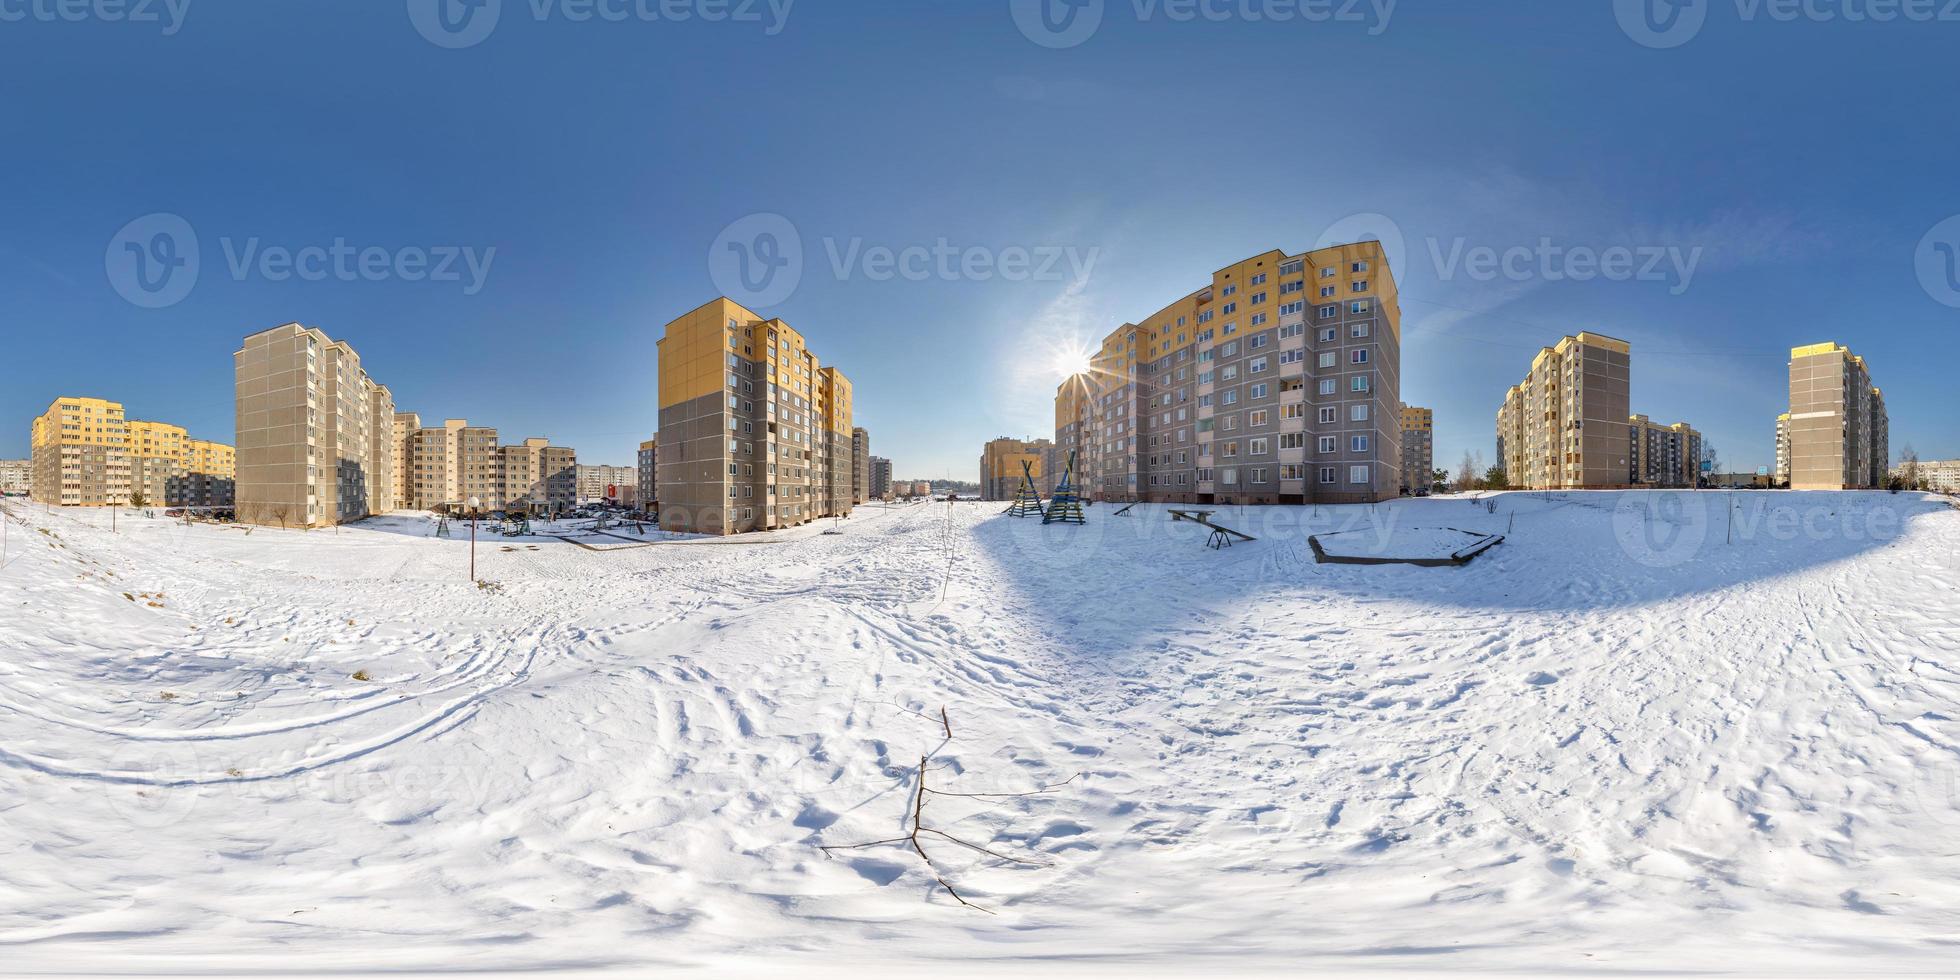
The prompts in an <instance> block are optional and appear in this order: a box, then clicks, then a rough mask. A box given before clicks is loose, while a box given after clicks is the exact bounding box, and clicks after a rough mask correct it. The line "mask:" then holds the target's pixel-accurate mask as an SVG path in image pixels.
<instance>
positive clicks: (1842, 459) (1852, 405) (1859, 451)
mask: <svg viewBox="0 0 1960 980" xmlns="http://www.w3.org/2000/svg"><path fill="white" fill-rule="evenodd" d="M1889 429H1890V421H1889V419H1888V418H1887V416H1886V413H1885V396H1884V395H1883V394H1882V393H1881V392H1880V391H1879V389H1878V388H1876V387H1874V386H1873V385H1872V377H1871V372H1870V371H1869V370H1867V368H1866V367H1865V359H1864V358H1862V357H1859V356H1857V355H1856V354H1853V353H1851V351H1850V350H1849V349H1848V348H1846V347H1843V346H1841V345H1839V344H1836V343H1823V344H1811V345H1809V346H1807V347H1797V348H1793V349H1791V351H1790V415H1789V422H1788V431H1789V444H1790V487H1791V488H1792V489H1795V490H1852V489H1861V488H1870V487H1883V486H1885V485H1886V482H1887V476H1888V473H1889V471H1890V469H1891V467H1890V465H1889V463H1890V457H1891V445H1890V431H1889Z"/></svg>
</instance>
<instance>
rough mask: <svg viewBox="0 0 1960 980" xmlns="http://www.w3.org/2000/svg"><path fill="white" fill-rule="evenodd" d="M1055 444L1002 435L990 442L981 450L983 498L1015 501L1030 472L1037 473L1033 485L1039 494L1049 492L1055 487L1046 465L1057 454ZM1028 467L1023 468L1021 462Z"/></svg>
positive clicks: (981, 492) (981, 489)
mask: <svg viewBox="0 0 1960 980" xmlns="http://www.w3.org/2000/svg"><path fill="white" fill-rule="evenodd" d="M1054 449H1055V444H1054V443H1052V442H1050V441H1048V440H1047V439H1011V438H1008V437H1006V436H1002V437H1000V438H999V439H995V440H993V441H992V442H989V443H987V445H986V448H984V449H982V450H981V452H980V499H981V500H1013V499H1014V496H1015V494H1017V493H1019V492H1020V490H1021V482H1022V481H1023V480H1025V479H1026V478H1027V475H1028V473H1030V472H1032V473H1033V474H1034V487H1035V491H1036V492H1037V493H1041V494H1047V493H1049V492H1051V491H1052V490H1053V489H1054V488H1053V485H1052V484H1051V483H1049V482H1048V481H1049V479H1050V476H1049V474H1048V470H1047V467H1048V465H1049V463H1050V461H1051V459H1052V458H1053V456H1054ZM1023 463H1026V464H1027V468H1026V469H1023V468H1022V464H1023Z"/></svg>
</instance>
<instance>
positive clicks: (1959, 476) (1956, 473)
mask: <svg viewBox="0 0 1960 980" xmlns="http://www.w3.org/2000/svg"><path fill="white" fill-rule="evenodd" d="M1904 475H1905V474H1904V473H1903V472H1902V468H1901V467H1894V468H1893V469H1892V476H1893V477H1895V478H1902V477H1904ZM1919 479H1920V480H1921V481H1923V482H1924V483H1925V484H1926V489H1928V490H1931V491H1933V492H1934V493H1960V459H1924V460H1920V461H1919ZM1908 489H1910V488H1908Z"/></svg>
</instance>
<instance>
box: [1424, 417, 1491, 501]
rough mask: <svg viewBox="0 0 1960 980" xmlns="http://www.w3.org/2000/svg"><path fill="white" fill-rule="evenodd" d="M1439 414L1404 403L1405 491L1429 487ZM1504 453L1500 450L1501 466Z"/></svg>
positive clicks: (1433, 470)
mask: <svg viewBox="0 0 1960 980" xmlns="http://www.w3.org/2000/svg"><path fill="white" fill-rule="evenodd" d="M1435 430H1436V417H1435V415H1434V414H1433V413H1431V412H1430V411H1429V409H1426V408H1417V407H1415V406H1414V405H1404V406H1402V490H1403V491H1404V492H1406V493H1414V492H1415V491H1416V490H1417V489H1422V488H1427V487H1428V486H1429V484H1430V482H1431V480H1432V478H1433V477H1434V475H1435V471H1436V431H1435ZM1503 458H1504V454H1503V452H1502V451H1499V453H1498V459H1499V461H1500V464H1499V465H1502V460H1503Z"/></svg>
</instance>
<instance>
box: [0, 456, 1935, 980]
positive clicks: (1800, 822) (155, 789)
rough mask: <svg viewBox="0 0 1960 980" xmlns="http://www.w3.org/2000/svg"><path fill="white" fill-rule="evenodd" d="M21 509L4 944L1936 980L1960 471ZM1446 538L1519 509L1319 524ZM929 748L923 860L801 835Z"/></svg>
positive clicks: (7, 657)
mask: <svg viewBox="0 0 1960 980" xmlns="http://www.w3.org/2000/svg"><path fill="white" fill-rule="evenodd" d="M7 507H8V509H9V511H10V513H11V518H10V520H9V521H8V527H7V535H8V537H7V542H6V556H5V565H4V568H0V610H4V614H0V829H3V830H4V834H0V950H4V952H0V971H13V970H46V969H62V970H76V969H89V970H108V971H115V970H143V971H180V970H181V971H193V972H195V971H210V970H220V969H225V970H289V969H300V968H304V969H311V970H343V969H344V970H380V969H386V970H412V969H491V968H560V969H575V968H581V967H590V968H606V967H645V966H648V965H653V964H661V963H700V964H709V965H715V966H720V967H745V968H759V967H760V965H761V964H764V963H767V962H771V961H774V960H777V959H779V958H792V957H793V958H800V959H802V960H804V961H808V960H810V959H812V958H822V959H824V960H825V961H828V962H838V961H855V962H875V963H877V964H879V965H881V966H883V967H885V968H891V967H892V964H894V963H900V962H915V961H937V962H935V963H934V964H933V965H931V966H929V967H927V968H928V969H932V970H934V971H936V972H940V973H945V972H948V970H949V969H957V968H958V967H959V966H960V965H962V964H964V965H965V966H971V965H973V964H974V963H978V962H998V961H1002V960H1024V959H1025V960H1040V961H1042V962H1041V965H1040V967H1039V968H1040V969H1041V970H1042V971H1043V972H1053V971H1057V970H1078V971H1095V970H1118V971H1123V970H1129V969H1133V968H1137V967H1142V966H1148V965H1156V966H1159V967H1165V968H1170V969H1175V968H1177V967H1178V966H1179V965H1183V966H1184V967H1186V968H1195V965H1197V964H1203V965H1204V966H1205V968H1207V969H1223V968H1230V967H1233V966H1237V967H1265V968H1274V969H1277V968H1278V967H1279V966H1280V965H1282V964H1286V963H1301V962H1306V963H1309V964H1312V965H1314V966H1315V967H1316V968H1319V969H1362V968H1381V967H1395V968H1402V969H1418V970H1433V969H1440V968H1446V967H1448V968H1468V967H1478V968H1489V969H1518V968H1525V967H1531V966H1534V965H1535V966H1543V965H1545V964H1556V965H1557V968H1558V969H1560V970H1585V969H1600V970H1606V969H1649V968H1658V969H1669V968H1676V969H1678V968H1687V967H1708V968H1719V969H1730V970H1739V971H1768V972H1785V971H1788V970H1791V969H1797V968H1805V967H1809V968H1821V969H1833V970H1847V969H1851V970H1872V971H1879V970H1895V969H1921V970H1936V971H1938V970H1948V969H1950V968H1951V965H1952V959H1951V956H1952V946H1951V942H1952V938H1953V936H1954V934H1955V931H1956V927H1960V918H1956V912H1955V909H1960V844H1956V841H1960V577H1957V576H1956V573H1957V572H1960V512H1956V511H1955V510H1954V509H1953V508H1952V507H1951V506H1949V505H1948V504H1947V503H1946V502H1945V501H1943V500H1940V499H1937V498H1928V497H1920V496H1917V495H1888V494H1803V493H1736V494H1716V493H1704V494H1694V493H1687V492H1681V493H1663V494H1619V493H1571V494H1503V495H1497V496H1495V497H1493V498H1490V499H1486V500H1469V499H1461V498H1454V499H1452V498H1437V499H1427V500H1406V501H1399V502H1396V503H1392V504H1386V505H1381V506H1379V507H1350V508H1322V509H1318V510H1316V509H1314V508H1256V509H1252V508H1249V509H1246V510H1244V511H1243V512H1236V511H1234V510H1232V509H1223V510H1221V511H1220V512H1219V513H1218V515H1217V516H1216V517H1215V520H1216V521H1218V522H1219V523H1222V524H1226V525H1229V526H1232V527H1234V528H1237V529H1239V530H1243V531H1246V532H1248V533H1250V534H1252V535H1254V536H1255V537H1257V538H1258V539H1259V540H1257V541H1254V542H1250V543H1240V544H1238V545H1236V546H1234V547H1232V548H1229V549H1224V550H1217V551H1214V550H1210V549H1207V548H1206V547H1204V541H1205V532H1204V530H1203V529H1202V528H1199V527H1196V526H1194V525H1190V524H1182V523H1173V522H1172V521H1171V520H1170V519H1169V516H1168V515H1167V513H1166V512H1165V510H1164V508H1161V507H1151V506H1143V507H1138V508H1136V509H1134V510H1133V511H1131V512H1130V513H1129V514H1127V515H1124V516H1120V517H1119V516H1115V515H1114V514H1113V511H1114V508H1111V507H1107V506H1096V507H1094V508H1092V509H1091V510H1090V516H1089V524H1087V525H1086V526H1083V527H1069V526H1048V527H1044V526H1042V525H1041V524H1040V523H1039V521H1038V520H1015V519H1011V518H1007V517H1004V516H1001V515H1000V508H1001V505H997V504H964V503H963V504H955V505H950V506H949V505H946V504H939V503H935V504H922V505H916V506H907V507H897V506H894V507H891V508H889V509H888V510H887V509H885V508H882V507H870V508H863V509H860V510H859V511H858V514H857V516H856V517H855V518H853V519H851V520H849V521H844V522H840V523H836V524H830V523H826V524H823V525H813V526H810V527H806V528H802V529H798V530H796V531H791V532H784V533H781V534H778V535H773V536H751V537H747V538H741V539H735V540H731V541H718V540H702V539H690V540H672V541H661V542H659V543H656V544H653V545H650V546H647V547H631V546H621V547H616V548H609V549H605V550H597V551H595V550H590V549H588V548H582V547H578V546H576V545H573V544H569V543H565V542H562V541H557V540H553V539H530V540H524V541H506V540H504V539H500V538H488V537H486V538H485V539H484V540H482V541H480V542H479V544H478V554H477V560H478V569H479V576H480V577H481V578H482V579H484V580H486V583H487V584H486V585H483V586H479V585H477V584H474V583H471V582H470V581H468V580H467V574H466V569H467V564H468V555H467V549H468V547H469V544H468V540H467V534H465V535H463V536H462V538H461V540H458V539H456V538H434V537H429V536H428V534H429V530H430V527H429V525H428V524H427V522H425V521H422V520H419V519H412V520H404V519H391V520H386V521H377V522H373V524H372V525H371V526H368V527H361V528H346V529H342V530H340V531H338V532H333V531H327V532H318V531H316V532H311V533H299V532H284V531H276V530H266V529H258V530H253V531H250V532H248V531H246V530H244V529H239V528H222V527H215V526H209V525H199V526H194V527H185V526H183V525H182V524H176V523H170V522H167V521H163V520H161V519H143V518H138V517H131V516H130V515H128V514H123V515H121V516H120V517H118V518H117V525H116V530H115V532H114V533H112V532H111V531H110V528H109V523H110V516H109V515H108V514H106V513H93V512H74V511H68V512H64V511H59V510H57V511H55V512H53V513H48V512H46V511H45V509H44V508H41V507H39V506H38V505H35V506H28V505H25V504H23V503H22V502H19V501H11V502H9V503H8V504H7ZM1424 528H1455V529H1458V530H1462V531H1469V532H1473V533H1475V534H1503V535H1505V540H1504V542H1503V543H1502V544H1500V545H1498V546H1497V547H1495V548H1494V549H1493V550H1491V551H1489V552H1488V553H1486V554H1484V555H1483V556H1481V557H1479V558H1478V559H1477V560H1476V561H1475V562H1473V563H1472V564H1470V565H1467V566H1464V567H1460V568H1417V567H1411V566H1397V565H1385V566H1353V565H1318V564H1315V563H1314V561H1313V555H1312V552H1311V551H1310V550H1309V548H1308V545H1307V542H1306V535H1307V534H1308V533H1317V532H1327V531H1335V530H1342V531H1365V532H1368V533H1374V534H1379V535H1380V540H1381V542H1382V548H1383V549H1384V552H1385V553H1386V552H1389V551H1392V550H1393V548H1394V547H1395V542H1396V541H1397V540H1398V535H1401V536H1402V537H1403V538H1407V537H1408V536H1409V534H1410V533H1412V532H1420V530H1421V529H1424ZM832 531H836V532H840V533H829V532H832ZM1415 536H1417V537H1420V536H1421V535H1420V533H1416V534H1415ZM615 544H620V545H624V542H615ZM942 710H943V711H944V716H943V718H942V715H941V712H942ZM948 728H950V730H951V733H952V737H951V738H948V737H947V729H948ZM922 757H924V758H926V759H927V760H928V761H927V763H926V774H925V778H926V780H927V786H928V787H929V790H931V791H934V792H929V794H928V795H927V796H926V797H924V798H923V801H924V810H923V813H922V815H921V818H920V825H921V826H926V827H929V828H931V829H932V830H935V831H938V832H940V833H942V834H943V835H944V836H935V835H933V834H925V835H923V836H922V837H921V841H922V844H923V846H924V848H925V849H926V850H927V852H928V853H929V854H930V856H931V858H932V861H933V866H932V867H928V866H927V864H926V863H925V862H924V861H922V860H920V858H919V856H918V854H917V853H916V852H915V851H914V850H913V849H912V848H911V846H910V844H909V843H908V842H904V841H901V842H900V843H898V844H895V845H884V846H879V847H870V848H862V849H855V850H835V851H830V852H826V851H824V850H821V849H820V847H821V846H822V845H851V844H856V843H860V842H867V841H874V840H878V839H884V838H894V837H901V838H902V837H906V836H908V835H909V834H910V832H911V830H912V828H913V823H912V821H913V814H914V811H915V809H916V808H917V807H918V806H919V804H920V802H921V797H920V796H919V794H918V780H919V778H920V773H919V764H920V760H921V758H922ZM955 794H966V795H955ZM988 794H998V795H988ZM961 842H964V844H962V843H961ZM965 845H973V847H969V846H965ZM975 848H984V849H985V851H988V852H992V853H991V854H990V853H983V852H982V851H981V850H977V849H975ZM1002 856H1004V857H1006V858H1010V859H1013V860H1002V859H1001V858H1002ZM949 886H950V888H951V889H952V890H953V891H956V892H957V893H958V895H959V896H961V897H963V898H964V899H966V900H967V901H969V902H971V903H972V904H973V905H974V906H978V908H968V907H964V906H962V905H961V904H960V903H959V902H958V901H957V900H956V899H955V898H954V897H953V893H952V892H949V890H948V887H949ZM1023 965H1024V966H1025V965H1026V964H1023Z"/></svg>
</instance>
